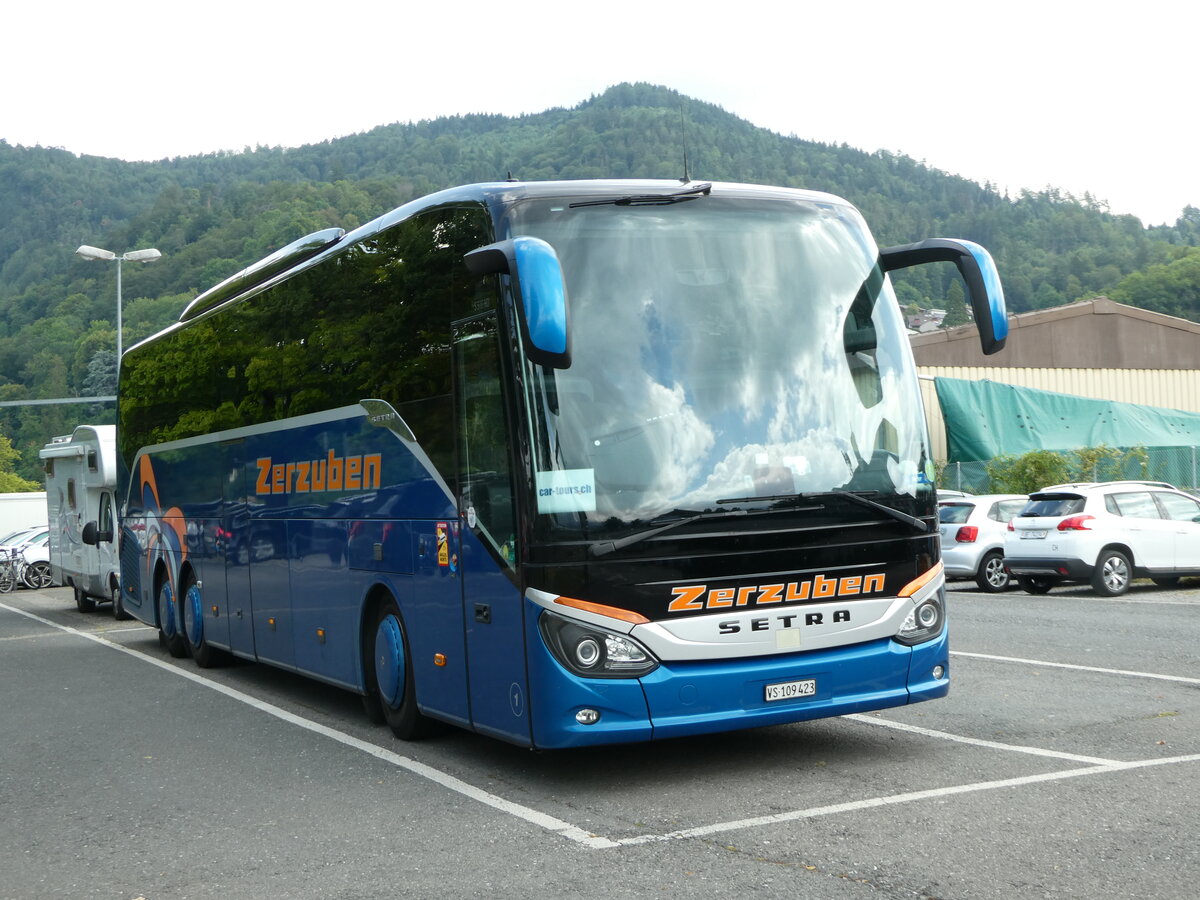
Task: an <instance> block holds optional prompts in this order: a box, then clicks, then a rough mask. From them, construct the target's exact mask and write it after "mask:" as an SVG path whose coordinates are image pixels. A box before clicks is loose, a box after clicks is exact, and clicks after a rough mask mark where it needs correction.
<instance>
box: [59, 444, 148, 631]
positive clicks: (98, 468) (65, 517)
mask: <svg viewBox="0 0 1200 900" xmlns="http://www.w3.org/2000/svg"><path fill="white" fill-rule="evenodd" d="M116 442H117V433H116V426H114V425H80V426H78V427H77V428H76V429H75V431H74V432H72V433H71V434H68V435H63V436H61V437H56V438H53V439H52V440H51V441H50V443H49V444H47V445H46V446H45V447H43V448H42V449H41V452H40V453H39V454H38V456H39V457H41V459H42V467H43V468H44V469H45V472H46V509H47V513H48V515H49V522H50V567H51V572H52V575H53V578H54V581H55V583H57V584H61V585H63V586H64V587H69V588H73V589H74V591H75V605H76V606H77V607H78V608H79V611H80V612H91V611H92V610H93V609H95V608H96V601H97V600H100V601H106V602H110V603H112V604H113V615H114V616H115V617H117V618H118V619H123V618H127V615H126V614H125V612H124V610H123V608H122V605H121V600H120V597H121V593H120V590H119V583H120V582H119V573H120V570H121V566H120V561H119V560H118V558H117V549H116V541H115V539H114V535H115V533H116V529H115V527H114V524H115V505H114V502H113V491H114V488H115V487H116V483H117V443H116ZM89 522H95V523H97V526H98V529H99V531H100V532H101V534H102V535H104V536H107V537H108V540H103V541H98V542H97V543H95V544H91V545H89V544H85V543H84V542H83V529H84V526H85V525H86V524H87V523H89Z"/></svg>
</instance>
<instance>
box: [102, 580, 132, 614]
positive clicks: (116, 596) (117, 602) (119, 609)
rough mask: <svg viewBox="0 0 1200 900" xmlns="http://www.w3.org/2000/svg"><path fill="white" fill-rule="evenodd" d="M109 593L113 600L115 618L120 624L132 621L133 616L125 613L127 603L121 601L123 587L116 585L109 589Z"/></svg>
mask: <svg viewBox="0 0 1200 900" xmlns="http://www.w3.org/2000/svg"><path fill="white" fill-rule="evenodd" d="M108 592H109V594H110V596H111V599H112V614H113V618H114V619H116V620H117V621H118V622H124V621H125V620H127V619H132V618H133V616H131V615H130V614H129V613H128V612H126V611H125V601H124V600H123V599H121V586H120V585H117V584H114V585H112V586H110V587H109V589H108Z"/></svg>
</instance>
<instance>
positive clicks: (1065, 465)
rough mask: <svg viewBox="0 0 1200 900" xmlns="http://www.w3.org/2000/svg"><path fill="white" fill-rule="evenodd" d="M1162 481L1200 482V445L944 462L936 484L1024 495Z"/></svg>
mask: <svg viewBox="0 0 1200 900" xmlns="http://www.w3.org/2000/svg"><path fill="white" fill-rule="evenodd" d="M1126 479H1128V480H1134V481H1165V482H1167V483H1168V484H1173V485H1175V486H1176V487H1178V488H1181V489H1183V490H1194V489H1195V488H1196V487H1197V485H1200V448H1198V447H1149V448H1147V447H1132V448H1113V447H1093V448H1087V449H1082V450H1074V451H1055V450H1036V451H1034V452H1032V453H1026V454H1025V455H1024V456H1018V457H1000V458H998V459H991V460H983V461H979V462H954V463H946V464H945V465H944V466H942V467H941V468H940V469H939V472H938V487H939V488H943V489H949V490H954V491H966V492H967V493H971V494H1008V493H1013V494H1027V493H1030V492H1031V491H1036V490H1038V489H1039V488H1042V487H1045V486H1047V485H1051V484H1068V483H1071V482H1076V481H1120V480H1126Z"/></svg>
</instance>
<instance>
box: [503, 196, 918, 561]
mask: <svg viewBox="0 0 1200 900" xmlns="http://www.w3.org/2000/svg"><path fill="white" fill-rule="evenodd" d="M509 231H510V234H512V235H518V234H528V235H533V236H535V237H539V238H542V239H543V240H546V241H548V242H549V243H550V244H551V245H552V246H553V247H554V248H555V250H556V251H557V253H558V255H559V258H560V260H561V263H562V267H563V272H564V275H565V278H566V283H567V291H568V296H569V298H570V318H571V321H570V330H571V340H572V360H571V365H570V366H569V368H566V369H560V370H552V369H549V368H545V367H541V366H534V365H531V364H529V363H526V372H525V378H524V379H523V381H524V383H525V386H526V390H525V397H524V402H525V404H526V406H527V413H528V422H529V425H530V428H531V431H532V434H531V441H532V447H533V454H534V459H533V465H534V469H535V471H534V479H533V481H534V486H535V489H536V491H537V497H536V499H535V501H534V509H535V511H536V513H537V516H536V520H537V524H536V527H535V533H536V534H537V536H538V538H539V539H540V540H578V539H592V538H595V537H596V535H597V532H602V533H606V534H613V533H620V532H622V531H629V530H631V529H636V528H638V527H644V526H645V525H646V523H648V522H651V523H654V522H662V521H669V520H670V519H671V518H672V517H683V516H689V515H695V514H697V513H703V512H706V511H713V512H716V511H726V512H728V511H733V510H737V509H747V510H753V509H762V508H767V507H769V506H771V505H772V504H774V505H780V506H785V505H787V500H788V498H794V497H795V496H796V495H800V494H807V493H826V492H831V491H854V492H862V493H863V494H864V495H865V496H870V497H872V498H874V499H875V500H877V501H879V502H882V503H887V504H888V505H890V506H893V507H902V508H906V509H908V510H910V511H912V510H919V511H920V512H921V513H922V514H924V513H926V512H928V510H926V509H925V508H924V507H925V506H926V505H929V504H931V503H932V500H930V499H929V498H930V497H931V496H932V490H931V486H930V484H929V482H930V478H929V475H930V474H931V473H929V472H928V471H927V466H929V465H930V462H929V450H928V438H927V434H926V428H925V421H924V415H923V412H922V405H921V400H920V397H919V396H917V394H918V388H917V379H916V373H915V370H914V364H913V361H912V355H911V351H910V349H909V347H908V338H907V333H906V330H905V327H904V324H903V321H902V319H901V316H900V311H899V308H898V306H897V304H896V301H895V298H894V295H893V294H892V290H891V287H890V284H889V283H888V282H887V281H886V280H885V279H884V277H883V275H882V272H881V271H880V269H879V266H878V251H877V249H876V247H875V244H874V242H873V241H872V239H871V237H870V236H869V233H868V231H867V228H866V225H865V224H864V223H863V221H862V219H861V217H860V216H859V215H858V213H857V212H856V211H854V209H853V208H851V207H849V206H846V205H842V204H837V203H818V202H813V201H809V200H801V199H792V198H783V197H780V196H778V195H775V196H763V197H757V198H755V197H729V196H716V195H713V196H697V197H695V198H689V199H688V200H687V201H686V202H674V203H670V204H662V205H653V204H645V205H639V204H621V203H614V204H593V203H588V204H583V205H579V206H575V207H572V205H571V204H570V202H569V201H567V200H563V201H547V200H531V201H527V202H523V203H518V204H517V205H515V206H514V207H513V208H512V209H511V210H510V211H509ZM918 500H920V501H921V503H920V504H918V503H917V501H918ZM855 514H856V515H858V516H859V517H863V516H864V511H863V510H862V509H861V508H857V511H856V513H855ZM865 515H866V516H870V513H869V512H866V513H865Z"/></svg>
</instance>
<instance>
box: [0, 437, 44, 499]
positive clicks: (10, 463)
mask: <svg viewBox="0 0 1200 900" xmlns="http://www.w3.org/2000/svg"><path fill="white" fill-rule="evenodd" d="M20 459H21V454H20V453H18V452H17V450H16V449H15V448H14V447H13V445H12V441H10V440H9V439H8V437H7V436H5V435H3V434H0V494H16V493H23V492H25V491H40V490H42V486H41V484H39V483H38V482H36V481H30V480H29V479H27V478H22V477H21V476H20V475H18V474H17V473H16V471H15V467H16V465H17V463H18V461H20Z"/></svg>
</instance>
